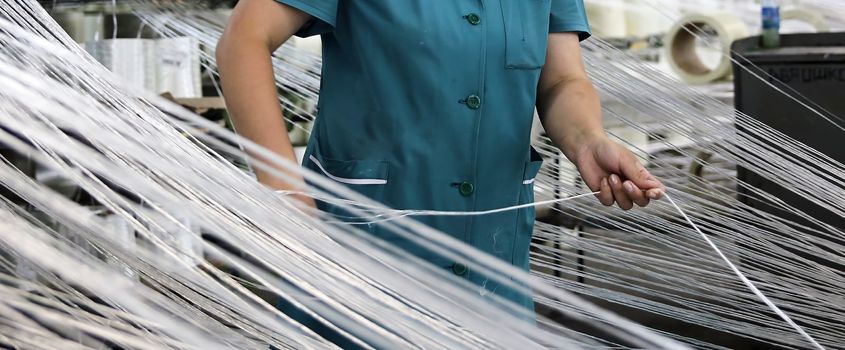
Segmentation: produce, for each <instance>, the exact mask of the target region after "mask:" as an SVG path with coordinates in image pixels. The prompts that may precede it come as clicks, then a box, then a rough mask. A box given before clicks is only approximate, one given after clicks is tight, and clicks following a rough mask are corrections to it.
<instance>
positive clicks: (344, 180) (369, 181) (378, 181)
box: [309, 155, 387, 185]
mask: <svg viewBox="0 0 845 350" xmlns="http://www.w3.org/2000/svg"><path fill="white" fill-rule="evenodd" d="M309 159H311V161H312V162H314V164H317V167H318V168H320V171H322V172H323V174H324V175H326V176H327V177H328V178H330V179H332V180H335V181H337V182H342V183H345V184H350V185H386V184H387V180H384V179H347V178H343V177H337V176H334V175H332V174H329V172H328V171H326V168H323V164H320V161H319V160H317V158H316V157H314V155H311V156H310V157H309Z"/></svg>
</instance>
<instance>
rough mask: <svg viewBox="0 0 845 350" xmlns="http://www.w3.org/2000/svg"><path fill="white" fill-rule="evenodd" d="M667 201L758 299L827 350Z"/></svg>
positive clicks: (670, 199) (676, 205)
mask: <svg viewBox="0 0 845 350" xmlns="http://www.w3.org/2000/svg"><path fill="white" fill-rule="evenodd" d="M666 199H668V200H669V203H672V206H674V207H675V209H676V210H677V211H678V213H680V214H681V216H683V217H684V219H686V220H687V222H688V223H689V224H690V226H692V228H693V229H695V231H696V232H698V234H700V235H701V237H703V238H704V240H705V241H707V244H709V245H710V247H712V248H713V250H715V251H716V253H717V254H719V257H721V258H722V260H724V261H725V263H727V264H728V266H730V268H731V270H733V272H734V273H735V274H736V275H737V276H738V277H739V279H741V280H742V283H745V286H746V287H748V289H750V290H751V291H752V292H754V294H755V295H757V297H758V298H760V300H762V301H763V302H764V303H766V305H767V306H769V308H770V309H771V310H772V311H774V312H775V313H776V314H777V315H778V316H780V318H782V319H783V320H784V321H786V323H788V324H789V325H790V326H792V328H794V329H795V330H796V331H797V332H798V333H799V334H801V336H803V337H804V338H805V339H807V341H809V342H810V343H811V344H813V346H815V347H816V348H817V349H820V350H825V348H824V347H823V346H821V344H819V343H818V342H817V341H816V340H815V339H813V337H811V336H810V335H809V334H807V332H806V331H804V328H801V326H799V325H798V324H796V323H795V321H793V320H792V318H790V317H789V315H787V314H786V313H785V312H783V311H782V310H781V309H780V308H779V307H778V306H777V305H775V303H773V302H772V301H771V300H769V298H768V297H766V295H765V294H763V292H761V291H760V289H757V286H756V285H754V283H753V282H751V280H749V279H748V277H745V274H743V273H742V272H741V271H739V268H737V267H736V265H734V263H732V262H731V261H730V259H728V257H727V256H725V254H723V253H722V250H721V249H719V247H717V246H716V244H715V243H713V241H712V240H710V237H707V235H705V234H704V232H702V231H701V229H699V228H698V226H697V225H696V224H695V223H694V222H692V220H691V219H690V218H689V216H687V214H686V213H685V212H684V210H683V209H681V207H679V206H678V204H677V203H675V201H674V200H672V197H671V196H670V195H669V193H668V192H667V193H666Z"/></svg>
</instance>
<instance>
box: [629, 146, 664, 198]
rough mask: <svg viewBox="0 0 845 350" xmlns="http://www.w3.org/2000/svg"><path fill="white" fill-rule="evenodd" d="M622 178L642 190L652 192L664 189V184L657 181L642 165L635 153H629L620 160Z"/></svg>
mask: <svg viewBox="0 0 845 350" xmlns="http://www.w3.org/2000/svg"><path fill="white" fill-rule="evenodd" d="M620 161H621V163H620V165H621V171H622V174H621V175H622V176H623V177H625V178H626V179H628V180H631V181H632V182H634V185H637V187H639V188H640V189H643V190H650V189H652V188H661V189H662V188H663V184H662V183H660V181H657V179H655V178H654V177H653V176H651V173H649V172H648V170H646V168H645V167H644V166H643V165H642V164H641V163H640V161H639V160H638V159H637V157H636V156H634V154H633V153H630V152H629V153H628V154H627V155H626V156H624V157H622V159H621V160H620Z"/></svg>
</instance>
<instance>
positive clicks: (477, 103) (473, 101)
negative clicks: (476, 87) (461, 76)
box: [467, 95, 481, 109]
mask: <svg viewBox="0 0 845 350" xmlns="http://www.w3.org/2000/svg"><path fill="white" fill-rule="evenodd" d="M467 107H469V108H470V109H479V108H481V97H478V96H477V95H469V97H467Z"/></svg>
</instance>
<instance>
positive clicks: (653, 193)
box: [645, 187, 666, 200]
mask: <svg viewBox="0 0 845 350" xmlns="http://www.w3.org/2000/svg"><path fill="white" fill-rule="evenodd" d="M665 192H666V190H665V189H664V188H662V187H661V188H652V189H650V190H648V191H645V195H646V197H648V198H651V199H653V200H658V199H660V198H663V193H665Z"/></svg>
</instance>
